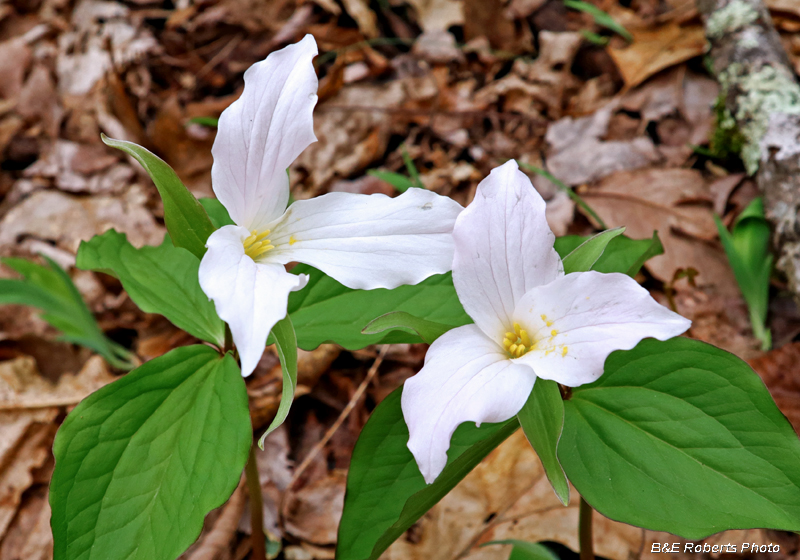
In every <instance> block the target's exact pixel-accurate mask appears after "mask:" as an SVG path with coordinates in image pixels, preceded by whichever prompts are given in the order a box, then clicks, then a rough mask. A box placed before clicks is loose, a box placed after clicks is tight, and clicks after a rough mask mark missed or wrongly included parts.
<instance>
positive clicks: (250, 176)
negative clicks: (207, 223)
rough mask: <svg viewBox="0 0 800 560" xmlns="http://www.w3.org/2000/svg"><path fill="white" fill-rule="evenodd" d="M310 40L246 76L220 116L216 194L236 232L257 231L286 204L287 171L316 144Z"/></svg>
mask: <svg viewBox="0 0 800 560" xmlns="http://www.w3.org/2000/svg"><path fill="white" fill-rule="evenodd" d="M316 54H317V45H316V43H315V42H314V38H313V37H312V36H311V35H306V36H305V38H303V40H302V41H300V42H299V43H296V44H294V45H289V46H288V47H286V48H284V49H281V50H279V51H276V52H274V53H272V54H270V55H269V56H268V57H267V58H266V60H263V61H261V62H258V63H256V64H254V65H252V66H251V67H250V68H248V70H247V72H245V73H244V84H245V87H244V91H243V92H242V96H241V97H240V98H239V99H237V100H236V101H234V102H233V104H231V106H230V107H228V108H227V109H225V110H224V111H223V112H222V115H221V116H220V118H219V125H218V128H217V137H216V139H215V140H214V147H213V148H212V149H211V153H212V154H213V156H214V165H213V166H212V167H211V179H212V183H213V185H214V193H216V195H217V198H219V200H220V201H221V202H222V204H223V205H224V206H225V208H227V209H228V212H229V213H230V215H231V218H232V219H233V221H234V222H236V223H237V224H238V225H240V226H244V227H246V228H247V229H248V230H254V229H260V228H261V227H262V226H263V225H264V224H265V223H267V222H269V221H271V220H274V219H275V218H277V217H278V216H280V215H281V213H283V211H284V209H285V208H286V204H287V202H288V200H289V180H288V178H287V176H286V168H287V167H289V166H290V165H291V163H292V162H293V161H294V160H295V159H296V158H297V156H299V155H300V153H301V152H302V151H303V150H305V149H306V146H308V145H309V144H311V143H312V142H314V141H316V139H317V138H316V136H314V127H313V124H312V117H311V113H312V111H313V110H314V105H316V103H317V75H316V72H315V71H314V66H313V64H312V63H311V59H312V58H314V56H315V55H316Z"/></svg>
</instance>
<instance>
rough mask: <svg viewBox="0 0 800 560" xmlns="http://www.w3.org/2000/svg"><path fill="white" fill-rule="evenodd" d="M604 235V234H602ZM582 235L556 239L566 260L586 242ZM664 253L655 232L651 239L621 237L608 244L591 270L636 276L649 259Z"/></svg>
mask: <svg viewBox="0 0 800 560" xmlns="http://www.w3.org/2000/svg"><path fill="white" fill-rule="evenodd" d="M601 235H602V234H601ZM586 239H587V238H586V237H583V236H580V235H565V236H564V237H559V238H557V239H556V244H555V248H556V251H558V254H559V255H561V257H562V258H564V257H565V256H566V255H568V254H569V253H570V252H571V251H573V250H574V249H576V248H577V247H578V246H579V245H581V244H582V243H584V242H585V241H586ZM663 252H664V247H663V246H662V245H661V240H660V239H659V238H658V233H657V232H653V237H652V238H650V239H631V238H629V237H625V236H624V235H620V236H618V237H615V238H613V239H612V240H611V241H609V242H608V245H607V246H606V248H605V250H604V251H603V254H602V255H600V257H599V258H598V259H597V261H596V262H595V263H594V265H593V266H592V268H591V270H596V271H597V272H621V273H623V274H627V275H628V276H636V273H637V272H639V269H641V268H642V265H643V264H644V263H645V262H646V261H647V260H649V259H651V258H653V257H655V256H656V255H660V254H662V253H663Z"/></svg>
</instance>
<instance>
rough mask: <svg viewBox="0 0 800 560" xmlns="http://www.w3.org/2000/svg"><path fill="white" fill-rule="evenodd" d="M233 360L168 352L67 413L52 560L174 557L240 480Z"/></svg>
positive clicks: (198, 350) (240, 399) (54, 499)
mask: <svg viewBox="0 0 800 560" xmlns="http://www.w3.org/2000/svg"><path fill="white" fill-rule="evenodd" d="M251 437H252V431H251V425H250V414H249V411H248V407H247V392H246V390H245V386H244V381H243V379H242V376H241V374H240V372H239V368H238V367H237V366H236V362H235V361H234V360H233V358H232V357H231V356H230V355H227V356H225V357H222V356H220V355H219V354H218V353H217V352H216V351H214V350H213V349H212V348H209V347H207V346H188V347H183V348H178V349H176V350H173V351H171V352H169V353H167V354H165V355H164V356H161V357H159V358H156V359H154V360H152V361H150V362H147V363H146V364H144V365H143V366H141V367H139V368H137V369H136V370H134V371H133V372H131V373H129V374H128V375H126V376H125V377H123V378H121V379H119V380H117V381H115V382H113V383H111V384H110V385H107V386H105V387H103V388H102V389H100V390H99V391H97V392H96V393H94V394H92V395H90V396H89V397H88V398H86V399H85V400H84V401H83V402H82V403H81V404H79V405H78V406H77V407H76V408H75V410H73V411H72V413H71V414H70V415H69V416H68V417H67V419H66V420H65V421H64V424H63V425H62V426H61V428H60V429H59V431H58V435H57V436H56V440H55V444H54V446H53V452H54V454H55V459H56V468H55V471H54V473H53V479H52V482H51V484H50V504H51V506H52V510H53V513H52V518H51V525H52V529H53V538H54V559H55V560H122V559H126V560H174V559H175V558H176V557H177V556H178V555H180V554H181V553H182V552H183V551H184V550H185V549H186V548H187V547H188V546H189V545H190V544H191V543H192V542H193V541H194V540H195V539H196V538H197V536H198V535H199V534H200V530H201V529H202V527H203V519H204V517H205V515H206V514H207V513H208V512H209V511H211V510H212V509H214V508H216V507H218V506H220V505H222V503H223V502H224V501H225V500H226V499H228V497H229V496H230V494H231V493H232V492H233V490H234V489H235V488H236V486H237V484H238V483H239V479H240V477H241V474H242V469H243V468H244V465H245V462H246V461H247V455H248V451H249V448H250V444H251Z"/></svg>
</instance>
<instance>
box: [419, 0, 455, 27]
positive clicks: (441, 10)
mask: <svg viewBox="0 0 800 560" xmlns="http://www.w3.org/2000/svg"><path fill="white" fill-rule="evenodd" d="M408 3H409V4H411V5H412V6H413V7H414V11H416V13H417V22H418V23H419V25H420V27H422V29H423V30H425V31H436V30H441V31H445V30H447V28H448V27H450V26H453V25H462V24H463V23H464V8H463V6H462V4H461V2H458V1H457V0H408Z"/></svg>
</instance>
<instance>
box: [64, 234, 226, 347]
mask: <svg viewBox="0 0 800 560" xmlns="http://www.w3.org/2000/svg"><path fill="white" fill-rule="evenodd" d="M76 265H77V267H78V268H82V269H83V270H96V271H100V272H106V273H108V274H111V275H113V276H115V277H116V278H118V279H119V281H120V282H122V287H123V288H125V291H126V292H128V295H129V296H130V297H131V299H132V300H133V301H134V303H135V304H136V305H138V306H139V308H140V309H141V310H142V311H145V312H146V313H158V314H160V315H163V316H164V317H166V318H167V319H169V320H170V321H171V322H172V323H173V324H174V325H175V326H176V327H178V328H181V329H183V330H185V331H186V332H188V333H189V334H191V335H192V336H196V337H197V338H200V339H202V340H205V341H208V342H213V343H215V344H217V345H218V346H222V345H223V342H224V339H225V324H224V323H223V322H222V320H221V319H220V318H219V317H217V313H216V311H215V309H214V304H213V303H211V302H210V301H209V299H208V296H206V295H205V294H204V293H203V290H202V289H201V288H200V283H199V281H198V278H197V270H198V268H199V266H200V261H199V260H197V258H196V257H195V256H194V255H192V254H191V253H190V252H189V251H187V250H186V249H181V248H180V247H174V246H173V245H172V243H171V242H170V240H169V239H165V240H164V243H162V244H161V245H159V246H158V247H142V248H141V249H136V248H135V247H134V246H133V245H131V244H130V243H128V240H127V238H126V237H125V234H124V233H118V232H116V231H114V230H113V229H112V230H109V231H107V232H105V233H104V234H103V235H96V236H95V237H93V238H92V239H91V240H90V241H84V242H83V243H81V246H80V249H78V257H77V260H76Z"/></svg>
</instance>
